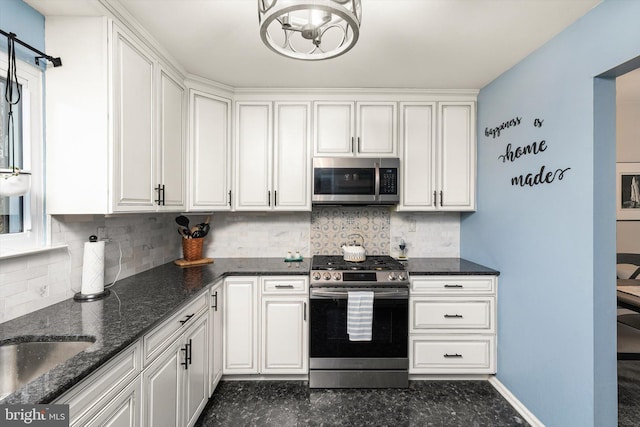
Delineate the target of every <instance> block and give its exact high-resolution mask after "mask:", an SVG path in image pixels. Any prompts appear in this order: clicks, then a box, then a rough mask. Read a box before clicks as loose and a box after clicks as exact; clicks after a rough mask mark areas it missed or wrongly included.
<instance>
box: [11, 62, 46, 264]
mask: <svg viewBox="0 0 640 427" xmlns="http://www.w3.org/2000/svg"><path fill="white" fill-rule="evenodd" d="M7 68H8V57H7V53H6V52H4V51H0V74H1V75H2V76H6V74H7ZM17 74H18V82H19V83H20V84H21V85H22V106H23V110H22V135H23V141H22V144H23V147H22V150H23V154H22V155H23V166H22V167H23V169H25V170H29V171H31V190H30V191H29V193H27V194H26V195H25V196H23V197H25V199H24V201H25V203H24V209H25V212H24V216H23V221H24V223H23V225H24V227H23V231H22V232H21V233H8V234H0V257H1V256H2V255H5V254H15V252H20V251H24V250H30V249H34V248H39V247H42V246H44V245H45V241H46V239H45V234H44V232H45V213H44V208H45V205H44V151H45V148H44V132H43V128H44V97H43V93H44V91H43V86H44V73H43V71H42V70H41V69H40V68H38V67H36V66H34V65H31V64H29V63H27V62H25V61H22V60H20V59H18V60H17ZM0 96H4V93H2V94H0ZM6 125H7V124H6V122H5V121H3V123H0V126H6Z"/></svg>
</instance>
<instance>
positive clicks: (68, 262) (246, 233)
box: [0, 206, 460, 323]
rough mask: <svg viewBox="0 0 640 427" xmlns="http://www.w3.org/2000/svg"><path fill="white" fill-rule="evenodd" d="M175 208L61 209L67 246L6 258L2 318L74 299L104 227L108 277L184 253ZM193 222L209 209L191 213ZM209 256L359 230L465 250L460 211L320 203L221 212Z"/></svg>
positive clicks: (54, 232) (293, 247)
mask: <svg viewBox="0 0 640 427" xmlns="http://www.w3.org/2000/svg"><path fill="white" fill-rule="evenodd" d="M176 215H177V214H175V213H158V214H126V215H125V214H122V215H112V216H107V217H105V216H103V215H61V216H54V217H53V218H52V220H51V241H52V244H54V245H61V244H65V245H67V248H63V249H57V250H53V251H49V252H44V253H37V254H31V255H25V256H19V257H14V258H8V259H2V260H0V323H2V322H5V321H7V320H10V319H13V318H15V317H18V316H21V315H23V314H27V313H29V312H31V311H35V310H38V309H40V308H43V307H46V306H48V305H51V304H55V303H56V302H59V301H62V300H64V299H67V298H71V297H72V296H73V294H74V293H75V292H77V291H78V290H80V288H81V277H82V258H83V250H84V242H86V241H87V240H88V237H89V236H90V235H91V234H97V230H98V227H104V229H105V232H106V237H107V238H109V239H111V241H110V242H109V243H107V244H106V251H105V283H111V282H112V281H113V280H114V279H115V277H116V275H117V274H118V270H119V268H120V264H119V258H120V251H122V265H121V267H122V271H121V272H120V275H119V278H125V277H128V276H131V275H133V274H136V273H140V272H142V271H145V270H148V269H150V268H153V267H156V266H158V265H162V264H165V263H167V262H171V261H173V260H175V259H177V258H181V257H182V248H181V238H180V236H179V235H178V233H177V231H176V229H177V225H176V223H175V217H176ZM188 216H189V219H190V220H191V222H192V223H193V224H197V223H199V222H202V221H204V219H205V218H206V215H200V214H189V215H188ZM210 222H211V226H212V230H211V232H210V234H209V236H208V237H207V240H206V241H205V247H204V252H203V254H204V256H207V257H212V258H214V259H215V258H223V257H276V258H277V257H284V256H285V255H286V253H287V252H288V251H300V253H301V254H302V256H304V257H305V258H306V257H309V256H312V255H314V254H341V253H342V251H341V250H340V246H341V245H342V243H343V242H347V241H349V240H352V239H354V238H355V239H357V240H359V239H358V238H357V237H350V235H351V234H360V235H362V237H363V239H364V247H365V249H366V251H367V254H368V255H389V254H390V255H391V256H396V255H398V245H399V243H400V241H401V240H404V241H405V242H406V245H407V255H408V256H409V257H410V258H411V257H457V256H459V255H460V215H459V214H457V213H448V212H447V213H437V212H434V213H431V212H429V213H411V212H406V213H405V212H395V211H394V210H393V208H390V207H377V206H375V207H369V206H365V207H347V206H342V207H338V206H326V207H319V206H316V207H314V209H313V211H312V212H287V213H282V212H268V213H259V212H219V213H218V212H216V213H214V214H213V215H211V221H210Z"/></svg>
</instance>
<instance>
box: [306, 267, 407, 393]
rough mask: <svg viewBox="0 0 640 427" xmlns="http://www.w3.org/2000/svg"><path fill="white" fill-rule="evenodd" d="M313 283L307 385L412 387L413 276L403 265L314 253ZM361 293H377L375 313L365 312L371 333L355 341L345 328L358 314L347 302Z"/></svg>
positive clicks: (374, 305) (374, 295)
mask: <svg viewBox="0 0 640 427" xmlns="http://www.w3.org/2000/svg"><path fill="white" fill-rule="evenodd" d="M310 284H311V291H310V308H311V314H310V323H309V329H310V340H309V341H310V347H309V355H310V359H309V386H310V387H311V388H388V387H393V388H401V387H408V382H409V380H408V368H409V359H408V340H409V334H408V329H409V274H408V272H407V271H405V268H404V265H403V264H401V263H400V262H398V261H396V260H395V259H393V258H391V257H389V256H370V257H367V259H366V260H365V261H363V262H347V261H344V260H343V258H342V256H324V255H316V256H314V257H313V260H312V263H311V281H310ZM362 296H364V297H371V296H372V297H373V313H372V314H371V312H370V311H368V312H365V319H366V317H367V315H369V316H370V317H369V319H368V321H369V323H368V325H367V326H369V327H370V329H369V332H370V334H369V336H366V335H365V338H364V339H362V338H361V337H359V338H358V339H357V340H356V339H354V334H351V335H350V334H349V333H348V331H347V326H348V321H347V319H348V318H349V316H353V314H354V313H353V312H352V310H353V305H352V304H350V303H349V300H350V299H353V298H359V297H362ZM369 301H370V300H369ZM356 314H358V313H356ZM366 321H367V320H365V323H366ZM367 338H368V339H367Z"/></svg>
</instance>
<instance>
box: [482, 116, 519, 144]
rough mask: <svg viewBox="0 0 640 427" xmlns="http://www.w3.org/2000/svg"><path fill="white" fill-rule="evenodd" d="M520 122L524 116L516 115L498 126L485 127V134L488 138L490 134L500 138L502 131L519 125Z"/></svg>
mask: <svg viewBox="0 0 640 427" xmlns="http://www.w3.org/2000/svg"><path fill="white" fill-rule="evenodd" d="M520 123H522V117H514V118H513V119H511V120H508V121H506V122H503V123H500V124H499V125H498V126H495V127H492V128H484V136H486V137H487V138H488V137H489V136H492V137H493V138H494V139H495V138H499V137H500V132H502V131H503V130H505V129H508V128H511V127H514V126H518V125H519V124H520Z"/></svg>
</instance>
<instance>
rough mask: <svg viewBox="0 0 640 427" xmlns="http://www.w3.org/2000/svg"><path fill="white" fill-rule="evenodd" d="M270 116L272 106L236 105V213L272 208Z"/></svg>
mask: <svg viewBox="0 0 640 427" xmlns="http://www.w3.org/2000/svg"><path fill="white" fill-rule="evenodd" d="M271 116H272V106H271V103H270V102H238V103H236V126H235V129H236V139H235V169H236V174H235V176H236V179H235V188H236V191H234V194H233V199H234V205H235V209H236V210H265V209H269V208H270V207H271V197H272V195H271V161H270V159H271V145H272V128H271V126H272V118H271Z"/></svg>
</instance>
